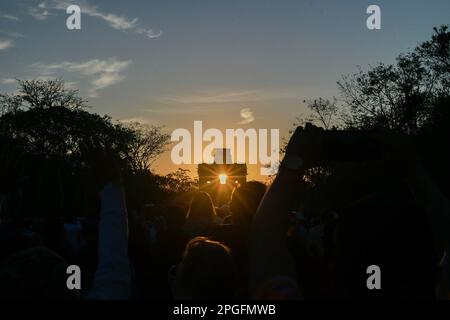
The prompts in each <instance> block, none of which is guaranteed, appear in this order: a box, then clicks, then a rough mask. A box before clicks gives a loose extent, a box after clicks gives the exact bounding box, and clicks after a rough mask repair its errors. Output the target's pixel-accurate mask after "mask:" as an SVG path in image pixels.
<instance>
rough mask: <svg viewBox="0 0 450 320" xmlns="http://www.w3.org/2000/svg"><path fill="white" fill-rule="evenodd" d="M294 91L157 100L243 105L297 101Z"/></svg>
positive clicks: (217, 92)
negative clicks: (248, 103) (247, 103)
mask: <svg viewBox="0 0 450 320" xmlns="http://www.w3.org/2000/svg"><path fill="white" fill-rule="evenodd" d="M297 98H298V92H297V91H296V90H277V89H271V90H265V89H255V90H210V91H204V92H200V93H197V94H187V95H173V96H166V97H162V98H160V99H159V101H160V102H163V103H174V104H220V103H245V102H258V101H268V100H280V99H297Z"/></svg>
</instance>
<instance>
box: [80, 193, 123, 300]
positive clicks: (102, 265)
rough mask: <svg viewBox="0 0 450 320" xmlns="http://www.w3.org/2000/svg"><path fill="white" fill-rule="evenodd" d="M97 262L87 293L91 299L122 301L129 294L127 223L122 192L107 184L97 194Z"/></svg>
mask: <svg viewBox="0 0 450 320" xmlns="http://www.w3.org/2000/svg"><path fill="white" fill-rule="evenodd" d="M100 196H101V203H102V210H101V213H100V223H99V236H98V237H99V239H98V265H97V270H96V272H95V277H94V280H93V283H92V287H91V289H90V291H89V293H88V295H87V298H88V299H95V300H100V299H101V300H125V299H130V297H131V268H130V262H129V260H128V224H127V212H126V206H125V201H124V196H123V192H122V190H121V189H120V188H119V187H116V186H113V185H108V186H106V187H105V188H104V189H103V190H102V192H101V194H100Z"/></svg>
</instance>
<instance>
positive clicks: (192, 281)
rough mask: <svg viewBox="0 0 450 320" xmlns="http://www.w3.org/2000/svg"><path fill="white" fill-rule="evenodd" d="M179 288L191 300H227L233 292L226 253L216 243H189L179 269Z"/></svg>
mask: <svg viewBox="0 0 450 320" xmlns="http://www.w3.org/2000/svg"><path fill="white" fill-rule="evenodd" d="M178 272H179V274H178V276H179V277H180V280H181V284H182V285H183V286H184V287H185V288H187V289H189V290H190V291H191V293H192V299H230V298H232V297H233V296H234V293H235V290H236V267H235V263H234V261H233V258H232V256H231V252H230V249H229V248H228V247H227V246H226V245H224V244H222V243H220V242H217V241H212V240H209V239H208V238H205V237H196V238H194V239H192V240H191V241H189V243H188V244H187V246H186V250H185V252H184V254H183V260H182V263H181V264H180V267H179V271H178Z"/></svg>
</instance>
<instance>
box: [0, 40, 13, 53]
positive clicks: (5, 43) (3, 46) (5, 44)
mask: <svg viewBox="0 0 450 320" xmlns="http://www.w3.org/2000/svg"><path fill="white" fill-rule="evenodd" d="M13 46H14V42H12V41H11V40H1V39H0V51H1V50H7V49H9V48H11V47H13Z"/></svg>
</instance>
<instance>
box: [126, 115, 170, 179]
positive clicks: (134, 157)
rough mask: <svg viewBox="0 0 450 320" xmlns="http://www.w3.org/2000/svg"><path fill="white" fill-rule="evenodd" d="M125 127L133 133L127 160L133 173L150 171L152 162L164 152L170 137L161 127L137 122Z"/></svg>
mask: <svg viewBox="0 0 450 320" xmlns="http://www.w3.org/2000/svg"><path fill="white" fill-rule="evenodd" d="M125 127H126V128H127V129H128V130H130V131H131V132H132V133H133V139H132V141H131V144H130V151H129V160H130V165H131V168H132V170H133V171H134V172H139V171H147V170H150V166H151V164H152V163H153V161H155V160H156V158H157V157H158V156H160V155H161V154H162V153H163V152H164V151H166V148H167V145H168V143H169V140H170V135H169V134H167V133H164V132H163V131H162V127H160V126H153V125H147V124H141V123H139V122H133V123H128V124H126V125H125Z"/></svg>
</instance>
